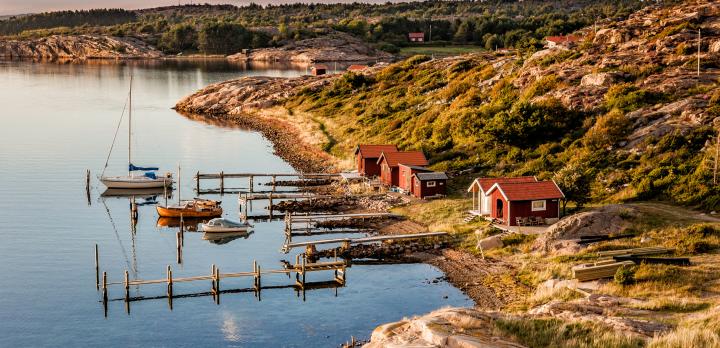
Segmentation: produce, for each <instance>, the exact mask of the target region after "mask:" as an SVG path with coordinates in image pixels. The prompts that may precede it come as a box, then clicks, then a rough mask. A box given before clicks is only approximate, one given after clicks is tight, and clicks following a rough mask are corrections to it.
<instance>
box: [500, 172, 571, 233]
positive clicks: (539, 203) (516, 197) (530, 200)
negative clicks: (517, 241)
mask: <svg viewBox="0 0 720 348" xmlns="http://www.w3.org/2000/svg"><path fill="white" fill-rule="evenodd" d="M487 195H488V196H490V202H491V210H492V211H491V214H490V216H491V217H492V218H494V219H497V220H500V221H502V223H503V224H505V225H509V226H517V225H518V222H521V221H524V220H525V219H528V218H541V219H542V220H543V221H545V222H546V223H549V222H552V221H553V220H556V219H558V218H560V200H561V199H563V198H564V197H565V195H564V194H563V193H562V191H561V190H560V188H559V187H558V186H557V184H555V182H554V181H537V182H514V183H507V182H505V183H504V182H499V183H496V184H494V185H493V186H492V187H491V188H490V189H489V190H488V192H487ZM547 220H550V221H547Z"/></svg>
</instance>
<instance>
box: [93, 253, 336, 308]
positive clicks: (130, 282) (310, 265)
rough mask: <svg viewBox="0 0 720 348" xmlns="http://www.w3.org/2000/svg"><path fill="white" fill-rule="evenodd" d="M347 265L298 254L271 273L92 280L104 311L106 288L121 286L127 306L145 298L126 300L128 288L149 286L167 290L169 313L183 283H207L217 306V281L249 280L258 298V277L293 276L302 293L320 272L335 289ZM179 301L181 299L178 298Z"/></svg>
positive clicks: (214, 271)
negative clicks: (309, 276)
mask: <svg viewBox="0 0 720 348" xmlns="http://www.w3.org/2000/svg"><path fill="white" fill-rule="evenodd" d="M95 255H96V256H95V257H96V260H97V259H98V258H99V257H98V252H97V248H96V249H95ZM347 267H349V266H348V264H347V263H346V262H345V261H344V260H339V259H338V258H337V256H335V259H334V260H333V261H328V262H308V259H307V256H306V255H305V254H298V255H297V256H296V257H295V264H294V265H289V266H287V267H285V268H283V269H274V270H262V269H261V268H260V265H259V264H258V263H257V262H256V261H253V270H252V271H247V272H233V273H221V272H220V269H219V268H218V267H217V266H215V265H214V264H213V265H211V268H210V274H208V275H199V276H190V277H174V276H173V271H172V268H171V267H170V265H168V266H167V277H166V278H162V279H150V280H142V279H130V276H129V272H128V271H127V270H125V273H124V279H123V281H115V282H111V281H108V277H107V272H102V282H100V279H99V276H98V277H96V287H97V288H98V289H101V290H102V296H103V297H102V298H103V304H104V306H105V308H106V309H107V302H108V287H110V286H116V285H122V286H123V287H124V288H125V296H124V300H125V302H126V303H129V302H131V301H140V300H145V299H148V298H144V297H130V287H133V286H136V287H139V286H142V285H152V284H165V285H166V287H167V295H166V296H163V297H167V298H168V300H169V301H170V303H171V304H170V306H171V309H172V299H173V297H179V296H178V295H174V294H173V285H174V284H176V283H186V282H195V281H210V284H211V285H210V292H209V293H210V294H212V296H213V297H215V300H216V301H217V302H218V303H219V301H220V297H219V295H220V293H221V291H220V281H221V279H230V278H243V277H246V278H253V287H252V289H253V290H254V292H255V293H256V295H257V296H258V298H259V295H260V291H261V290H262V289H263V287H262V277H263V275H272V274H284V275H287V276H288V277H291V275H292V274H295V282H294V284H292V285H290V286H293V287H295V288H296V289H299V290H304V289H305V287H306V285H308V284H307V283H306V279H305V277H306V275H307V274H308V273H310V272H321V271H333V273H334V277H333V280H332V282H334V283H335V284H337V285H339V286H345V284H346V279H347V277H346V271H347ZM95 270H96V275H99V266H97V262H96V267H95ZM180 297H182V295H180ZM126 309H127V310H128V311H129V305H126Z"/></svg>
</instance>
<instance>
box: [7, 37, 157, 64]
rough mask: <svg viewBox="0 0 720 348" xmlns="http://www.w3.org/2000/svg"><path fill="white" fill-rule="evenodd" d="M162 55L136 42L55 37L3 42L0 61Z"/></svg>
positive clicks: (144, 44)
mask: <svg viewBox="0 0 720 348" xmlns="http://www.w3.org/2000/svg"><path fill="white" fill-rule="evenodd" d="M160 57H163V53H162V52H160V51H158V50H157V49H155V48H154V47H152V46H149V45H147V44H146V43H144V42H142V41H140V40H137V39H134V38H128V37H124V38H119V37H112V36H100V35H53V36H48V37H44V38H40V39H34V40H0V59H28V58H29V59H45V60H55V59H135V58H160Z"/></svg>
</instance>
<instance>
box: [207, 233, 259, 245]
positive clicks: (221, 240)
mask: <svg viewBox="0 0 720 348" xmlns="http://www.w3.org/2000/svg"><path fill="white" fill-rule="evenodd" d="M253 233H254V232H253V231H247V232H221V233H217V232H214V233H203V239H204V240H206V241H208V242H210V243H212V244H217V245H222V244H227V243H230V242H232V241H234V240H236V239H239V238H243V239H248V237H250V235H251V234H253Z"/></svg>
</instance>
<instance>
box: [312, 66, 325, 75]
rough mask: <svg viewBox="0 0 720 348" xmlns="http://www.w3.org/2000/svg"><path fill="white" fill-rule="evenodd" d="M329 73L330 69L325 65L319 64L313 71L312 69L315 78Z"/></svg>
mask: <svg viewBox="0 0 720 348" xmlns="http://www.w3.org/2000/svg"><path fill="white" fill-rule="evenodd" d="M327 71H328V67H327V65H325V64H318V65H315V66H313V67H312V69H310V73H311V74H313V75H314V76H320V75H325V74H327Z"/></svg>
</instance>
